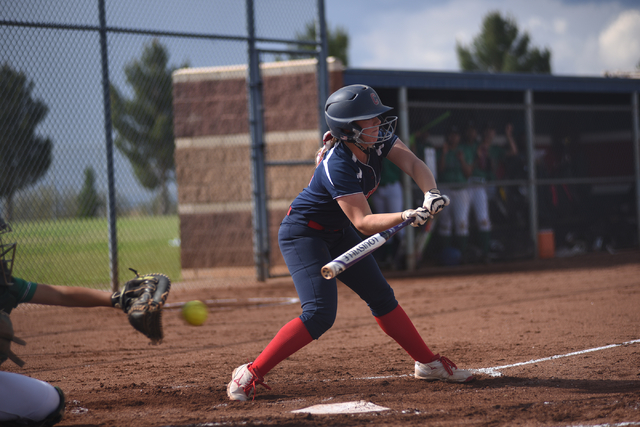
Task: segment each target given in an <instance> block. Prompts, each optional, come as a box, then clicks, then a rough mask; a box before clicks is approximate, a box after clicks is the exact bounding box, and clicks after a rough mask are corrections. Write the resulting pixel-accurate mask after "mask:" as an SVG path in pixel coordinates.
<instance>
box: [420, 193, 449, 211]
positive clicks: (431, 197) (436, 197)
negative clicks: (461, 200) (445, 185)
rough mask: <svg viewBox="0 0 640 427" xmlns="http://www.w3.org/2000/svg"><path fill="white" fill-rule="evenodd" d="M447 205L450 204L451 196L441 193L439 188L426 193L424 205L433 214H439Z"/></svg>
mask: <svg viewBox="0 0 640 427" xmlns="http://www.w3.org/2000/svg"><path fill="white" fill-rule="evenodd" d="M445 206H449V198H448V197H447V196H445V195H444V194H440V190H438V189H437V188H434V189H432V190H429V191H427V192H426V193H424V203H423V204H422V207H423V208H425V209H426V210H427V211H428V212H429V213H430V214H431V215H435V214H437V213H438V212H440V211H441V210H442V209H443V208H444V207H445Z"/></svg>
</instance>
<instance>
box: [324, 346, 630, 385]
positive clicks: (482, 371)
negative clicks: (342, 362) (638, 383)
mask: <svg viewBox="0 0 640 427" xmlns="http://www.w3.org/2000/svg"><path fill="white" fill-rule="evenodd" d="M638 343H640V339H637V340H633V341H626V342H623V343H620V344H610V345H605V346H602V347H595V348H589V349H586V350H580V351H573V352H571V353H566V354H558V355H555V356H549V357H543V358H542V359H533V360H529V361H527V362H519V363H513V364H511V365H502V366H494V367H493V368H480V369H469V370H470V371H471V372H473V373H479V374H489V375H491V376H492V377H500V376H502V373H501V372H498V371H499V370H501V369H507V368H514V367H517V366H524V365H531V364H532V363H540V362H547V361H549V360H555V359H561V358H563V357H571V356H578V355H580V354H586V353H591V352H594V351H600V350H607V349H609V348H615V347H623V346H625V345H631V344H638ZM409 376H413V375H409V374H402V375H384V376H376V377H360V378H353V379H354V380H386V379H390V378H402V377H409ZM325 381H333V380H325Z"/></svg>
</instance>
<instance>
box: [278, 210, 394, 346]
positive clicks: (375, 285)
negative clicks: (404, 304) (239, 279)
mask: <svg viewBox="0 0 640 427" xmlns="http://www.w3.org/2000/svg"><path fill="white" fill-rule="evenodd" d="M361 241H362V239H361V238H360V236H359V235H358V233H356V231H355V229H354V228H353V227H349V228H346V229H344V230H340V231H327V230H315V229H313V228H311V227H309V226H308V225H304V224H300V223H297V222H296V221H295V220H294V219H292V218H291V217H290V216H287V217H285V219H284V220H283V222H282V224H280V230H279V232H278V243H279V245H280V251H281V252H282V256H283V257H284V260H285V262H286V264H287V267H288V268H289V272H290V273H291V277H292V278H293V283H294V285H295V287H296V291H297V292H298V297H299V298H300V305H301V306H302V314H301V315H300V319H301V320H302V322H303V323H304V325H305V327H306V328H307V330H308V331H309V334H310V335H311V337H312V338H313V339H318V338H320V336H321V335H322V334H324V333H325V332H326V331H328V330H329V328H331V326H333V322H334V321H335V319H336V313H337V311H338V288H337V282H336V279H329V280H327V279H325V278H324V277H322V274H321V273H320V270H321V269H322V266H324V265H325V264H326V263H328V262H329V261H331V260H333V259H334V258H336V257H337V256H339V255H341V254H342V253H344V252H346V251H347V250H349V249H351V248H352V247H353V246H355V245H357V244H358V243H359V242H361ZM338 278H339V279H340V281H341V282H343V283H344V284H345V285H347V286H348V287H349V288H351V289H352V290H353V291H354V292H355V293H356V294H358V296H359V297H360V298H361V299H362V300H364V301H365V302H366V303H367V305H368V306H369V309H370V310H371V313H372V314H373V315H374V316H376V317H380V316H384V315H385V314H388V313H390V312H391V311H393V310H394V309H395V308H396V307H397V305H398V301H397V300H396V298H395V295H394V293H393V289H392V288H391V286H390V285H389V283H388V282H387V280H386V279H385V278H384V276H383V275H382V272H381V271H380V268H379V267H378V264H377V263H376V261H375V259H374V258H373V257H372V256H368V257H366V258H364V259H362V260H360V261H359V262H357V263H356V264H354V265H353V266H351V267H350V268H348V269H347V270H345V271H343V272H342V273H340V275H339V276H338Z"/></svg>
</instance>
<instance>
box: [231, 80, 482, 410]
mask: <svg viewBox="0 0 640 427" xmlns="http://www.w3.org/2000/svg"><path fill="white" fill-rule="evenodd" d="M389 110H391V108H390V107H387V106H385V105H383V104H382V102H381V101H380V99H379V98H378V94H377V93H376V92H375V91H374V90H373V89H372V88H371V87H369V86H365V85H351V86H346V87H343V88H341V89H339V90H338V91H336V92H334V93H333V94H332V95H331V96H330V97H329V98H328V99H327V102H326V104H325V119H326V121H327V124H328V126H329V129H330V132H331V136H332V138H331V137H329V138H325V145H324V147H323V148H322V149H321V150H320V151H319V152H318V155H317V157H316V164H317V166H316V169H315V172H314V174H313V177H312V179H311V181H310V183H309V185H308V186H307V187H306V188H305V189H304V190H303V191H302V192H301V193H300V194H299V195H298V196H297V197H296V198H295V200H294V201H293V203H292V204H291V207H290V208H289V212H288V214H287V216H286V217H285V218H284V219H283V221H282V223H281V225H280V230H279V233H278V242H279V244H280V250H281V252H282V255H283V257H284V260H285V262H286V264H287V267H288V269H289V272H290V273H291V277H292V278H293V283H294V285H295V288H296V291H297V293H298V296H299V298H300V303H301V306H302V314H301V315H300V316H299V317H297V318H295V319H293V320H291V321H290V322H289V323H287V324H286V325H284V326H283V327H282V329H280V331H279V332H278V333H277V334H276V336H275V337H274V338H273V339H272V340H271V342H270V343H269V344H268V345H267V347H266V348H265V349H264V350H263V351H262V352H261V353H260V355H259V356H258V357H257V358H256V359H255V360H254V361H253V362H251V363H247V364H244V365H242V366H239V367H238V368H236V369H235V370H234V371H233V374H232V377H231V382H230V383H229V384H228V386H227V395H228V396H229V398H230V399H231V400H247V399H248V398H249V397H251V396H252V395H254V391H255V387H256V384H261V385H263V386H265V387H266V388H268V389H270V387H269V386H267V385H266V384H265V383H264V375H266V374H267V373H269V371H271V370H272V369H273V368H274V367H275V366H276V365H277V364H278V363H280V362H281V361H283V360H284V359H286V358H287V357H289V356H290V355H292V354H293V353H295V352H296V351H298V350H300V349H301V348H303V347H304V346H306V345H307V344H309V343H311V342H312V341H313V340H314V339H316V340H317V339H318V338H320V336H322V334H324V333H325V332H326V331H327V330H329V328H331V326H332V325H333V322H334V321H335V318H336V312H337V303H338V301H337V297H338V292H337V283H336V279H330V280H327V279H325V278H323V277H322V275H321V273H320V271H321V269H322V266H323V265H325V264H326V263H328V262H329V261H331V260H332V259H333V258H335V257H336V256H338V255H340V254H342V253H343V252H345V251H346V250H348V249H350V248H352V247H353V246H355V245H356V244H357V243H359V242H360V241H361V240H362V239H361V238H360V237H359V236H358V234H357V233H356V229H357V230H358V231H360V232H361V233H362V234H364V235H372V234H375V233H378V232H380V231H383V230H386V229H388V228H390V227H392V226H394V225H397V224H399V223H400V222H402V221H403V220H405V219H407V218H411V217H415V218H416V219H415V221H414V223H413V224H412V225H414V226H420V225H423V224H424V223H425V222H426V221H427V219H428V218H429V216H430V215H433V214H436V213H437V212H439V211H440V210H441V209H442V208H444V207H445V206H446V205H448V204H449V199H448V198H447V196H444V195H441V194H440V192H439V191H438V189H437V187H436V182H435V179H434V178H433V174H432V173H431V171H430V170H429V168H428V167H427V166H426V164H425V163H424V162H422V161H421V160H419V159H418V158H417V157H416V156H415V155H414V154H413V152H411V150H409V149H408V148H407V146H406V145H405V144H404V143H402V141H400V139H398V137H397V136H396V135H395V124H396V121H397V117H387V118H386V119H384V121H382V119H381V115H382V114H384V113H386V112H388V111H389ZM384 157H387V158H388V159H389V160H390V161H392V162H393V163H395V164H396V165H397V166H398V167H400V169H402V170H403V171H404V172H405V173H407V174H409V175H410V176H411V177H412V178H413V180H414V181H415V182H416V184H417V185H418V186H419V187H420V189H421V190H422V191H423V192H424V193H425V197H424V203H423V206H422V207H419V208H417V209H409V210H406V211H404V212H393V213H380V214H373V213H372V212H371V209H370V207H369V204H368V202H367V199H368V198H369V196H371V194H373V192H374V191H375V190H376V188H377V187H378V184H379V183H380V172H381V163H382V160H383V158H384ZM354 227H355V228H354ZM339 278H340V281H341V282H343V283H344V284H345V285H347V286H348V287H349V288H351V289H352V290H353V291H354V292H355V293H357V294H358V296H360V298H362V300H364V301H365V302H366V303H367V305H368V306H369V308H370V310H371V313H372V314H373V316H374V317H375V319H376V321H377V322H378V324H379V325H380V327H381V328H382V330H383V331H384V332H385V333H386V334H387V335H389V336H390V337H391V338H393V339H394V340H395V341H396V342H397V343H398V344H399V345H400V346H401V347H402V348H403V349H404V350H405V351H406V352H407V353H408V354H409V355H410V356H411V357H412V358H413V359H414V360H415V377H416V378H420V379H426V380H446V381H454V382H467V381H470V380H472V379H473V376H472V375H471V373H470V372H469V371H466V370H462V369H458V368H457V367H456V365H455V364H454V363H453V362H451V361H450V360H449V359H447V358H445V357H442V356H440V355H439V354H433V353H432V352H431V350H430V349H429V347H427V345H426V344H425V343H424V341H423V340H422V338H421V337H420V335H419V333H418V331H417V330H416V328H415V327H414V325H413V323H412V322H411V320H410V319H409V317H408V316H407V315H406V313H405V312H404V310H403V309H402V307H400V305H398V302H397V300H396V298H395V296H394V292H393V289H392V288H391V286H390V285H389V283H387V281H386V280H385V278H384V277H383V276H382V273H381V272H380V269H379V267H378V265H377V264H376V262H375V260H374V258H373V257H366V258H365V259H363V260H361V261H360V262H358V263H357V264H355V265H354V266H352V267H351V268H349V269H348V270H346V271H344V272H343V273H341V274H340V276H339Z"/></svg>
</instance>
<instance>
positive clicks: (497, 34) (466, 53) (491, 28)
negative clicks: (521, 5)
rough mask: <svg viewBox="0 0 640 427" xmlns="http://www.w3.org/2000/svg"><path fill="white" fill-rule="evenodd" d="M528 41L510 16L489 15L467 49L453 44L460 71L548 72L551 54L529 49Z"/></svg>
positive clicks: (498, 13)
mask: <svg viewBox="0 0 640 427" xmlns="http://www.w3.org/2000/svg"><path fill="white" fill-rule="evenodd" d="M530 42H531V40H530V37H529V34H528V33H527V32H524V33H520V31H519V30H518V25H517V23H516V22H515V20H514V19H513V18H512V17H506V18H503V17H502V16H501V15H500V12H489V13H488V14H487V15H486V16H485V18H484V20H483V22H482V30H481V32H480V34H478V35H477V36H476V37H475V38H474V39H473V41H472V43H471V45H470V46H468V47H466V46H463V45H461V44H460V43H456V53H457V54H458V63H459V64H460V68H461V69H462V71H487V72H492V73H494V72H506V73H519V72H520V73H523V72H529V73H551V52H550V51H549V50H548V49H544V50H540V49H538V48H535V47H531V46H530Z"/></svg>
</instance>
